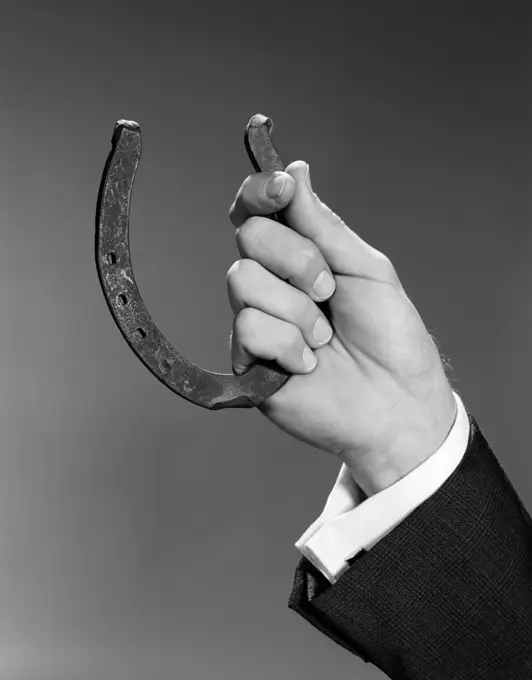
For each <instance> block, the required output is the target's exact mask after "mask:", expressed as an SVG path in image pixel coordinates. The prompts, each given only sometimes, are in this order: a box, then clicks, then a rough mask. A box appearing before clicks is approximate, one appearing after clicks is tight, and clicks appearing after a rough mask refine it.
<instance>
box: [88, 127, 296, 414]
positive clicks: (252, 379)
mask: <svg viewBox="0 0 532 680" xmlns="http://www.w3.org/2000/svg"><path fill="white" fill-rule="evenodd" d="M272 128H273V122H272V120H271V119H270V118H266V117H265V116H263V115H262V114H257V115H255V116H253V117H252V118H251V119H250V121H249V123H248V124H247V126H246V131H245V135H244V142H245V146H246V150H247V152H248V156H249V159H250V160H251V163H252V164H253V167H254V168H255V170H256V171H257V172H270V171H274V170H284V169H285V165H284V163H283V161H282V160H281V158H280V156H279V154H278V152H277V150H276V149H275V147H274V145H273V142H272V139H271V132H272ZM140 153H141V135H140V126H139V125H138V124H137V123H135V122H133V121H127V120H119V121H118V122H117V123H116V125H115V128H114V134H113V137H112V141H111V151H110V153H109V156H108V158H107V161H106V163H105V167H104V171H103V176H102V181H101V184H100V190H99V193H98V203H97V209H96V268H97V270H98V277H99V280H100V284H101V287H102V290H103V294H104V296H105V299H106V301H107V305H108V306H109V310H110V312H111V314H112V316H113V318H114V320H115V322H116V324H117V325H118V328H119V329H120V330H121V332H122V335H123V336H124V338H125V340H126V342H127V343H128V345H129V346H130V347H131V349H132V350H133V352H135V354H136V355H137V357H138V358H139V359H140V360H141V361H142V362H143V364H144V365H145V366H146V367H147V368H148V369H149V370H150V371H151V372H152V373H153V375H154V376H155V377H156V378H158V379H159V380H160V381H161V382H162V383H164V384H165V385H166V387H168V388H169V389H171V390H172V391H173V392H175V393H176V394H178V395H179V396H180V397H184V398H185V399H187V400H188V401H191V402H192V403H194V404H197V405H198V406H203V407H204V408H208V409H211V410H218V409H222V408H252V407H253V406H258V405H259V404H260V403H261V402H262V401H264V399H266V398H267V397H269V396H271V395H272V394H274V393H275V392H277V390H278V389H280V388H281V387H282V386H283V385H284V384H285V382H286V381H287V380H288V378H289V377H290V375H289V373H287V372H286V371H284V370H283V369H282V368H281V367H280V366H278V365H277V364H276V363H275V362H267V361H262V362H261V363H258V364H255V365H254V366H253V367H252V368H251V369H250V370H249V371H247V372H246V373H244V374H242V375H238V376H237V375H231V374H224V373H212V372H210V371H205V370H203V369H202V368H200V367H199V366H196V365H195V364H193V363H191V362H190V361H188V360H187V359H185V357H183V356H181V355H180V354H179V352H178V351H177V350H176V349H175V348H174V347H173V346H172V345H171V344H170V343H169V342H168V340H167V339H166V338H165V337H164V335H163V334H162V333H161V331H160V330H159V329H158V328H157V326H156V325H155V322H154V321H153V319H152V317H151V316H150V313H149V312H148V310H147V309H146V305H145V304H144V302H143V300H142V298H141V296H140V293H139V289H138V288H137V284H136V283H135V276H134V275H133V268H132V266H131V253H130V251H129V205H130V201H131V192H132V189H133V181H134V179H135V173H136V171H137V167H138V164H139V161H140ZM271 217H272V218H273V219H276V220H278V221H280V217H279V215H278V214H274V215H272V216H271Z"/></svg>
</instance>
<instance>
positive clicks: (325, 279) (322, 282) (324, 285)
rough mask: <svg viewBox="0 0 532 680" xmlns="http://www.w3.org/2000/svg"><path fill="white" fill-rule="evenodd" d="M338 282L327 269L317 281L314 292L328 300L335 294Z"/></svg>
mask: <svg viewBox="0 0 532 680" xmlns="http://www.w3.org/2000/svg"><path fill="white" fill-rule="evenodd" d="M335 288H336V282H335V280H334V278H333V277H332V276H331V275H330V274H329V272H328V271H326V270H325V269H324V270H323V271H322V273H321V274H320V275H319V276H318V278H317V279H316V282H315V284H314V292H315V293H316V295H318V297H320V298H328V297H331V295H332V294H333V293H334V289H335Z"/></svg>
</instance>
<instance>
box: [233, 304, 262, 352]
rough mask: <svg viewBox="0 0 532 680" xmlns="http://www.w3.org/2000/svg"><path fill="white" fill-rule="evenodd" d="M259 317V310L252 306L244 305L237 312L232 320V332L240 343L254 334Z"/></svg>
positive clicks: (246, 340) (248, 339)
mask: <svg viewBox="0 0 532 680" xmlns="http://www.w3.org/2000/svg"><path fill="white" fill-rule="evenodd" d="M259 319H260V312H259V310H258V309H254V308H253V307H245V308H244V309H242V310H241V311H240V312H239V313H238V314H237V316H236V317H235V321H234V334H235V335H236V336H237V337H238V339H239V341H240V342H241V343H242V344H245V343H246V342H249V341H250V340H251V339H252V338H253V337H254V336H255V335H256V332H257V326H258V323H259Z"/></svg>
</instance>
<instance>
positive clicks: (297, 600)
mask: <svg viewBox="0 0 532 680" xmlns="http://www.w3.org/2000/svg"><path fill="white" fill-rule="evenodd" d="M468 418H469V422H470V433H469V441H468V446H467V450H466V453H465V454H464V457H463V459H462V460H461V462H460V464H459V466H458V467H457V468H456V470H455V471H454V472H453V473H452V475H451V476H450V477H449V478H448V479H447V480H446V481H445V483H444V484H443V485H442V486H441V487H440V488H439V489H438V490H437V491H436V492H435V493H434V494H433V495H432V496H431V497H430V498H428V499H427V500H426V501H425V502H423V503H422V504H421V505H420V506H419V507H417V508H416V509H415V510H414V511H413V512H412V513H411V514H410V515H409V516H408V517H406V518H405V519H404V520H403V522H401V523H400V524H399V525H398V526H397V527H395V528H394V529H393V530H392V531H391V532H390V533H389V534H388V535H386V536H385V537H384V538H382V539H381V540H380V541H379V542H378V543H377V544H376V545H375V546H374V547H373V548H371V550H369V551H367V552H366V551H362V552H361V553H359V554H358V555H357V556H356V557H355V558H353V560H351V562H350V567H349V569H348V570H347V571H346V572H345V573H344V574H343V575H342V576H341V577H340V579H339V580H338V581H337V582H336V584H334V585H331V584H330V583H329V581H327V579H326V578H325V577H324V576H323V575H322V574H321V573H320V572H319V571H318V570H317V569H316V568H315V567H314V566H313V565H312V564H311V563H310V562H309V561H308V560H307V559H306V558H302V559H301V561H300V563H299V566H298V567H297V570H296V574H295V579H294V585H293V589H292V593H291V596H290V600H289V603H288V606H289V607H290V609H293V610H294V611H296V612H297V613H298V614H300V615H301V616H302V617H303V618H305V619H306V620H307V621H309V623H311V624H312V625H313V626H315V627H316V628H317V629H318V630H320V631H321V632H322V633H324V634H325V635H327V636H328V637H330V638H331V639H332V640H334V641H335V642H337V643H338V644H340V645H342V647H345V648H346V649H347V650H349V651H350V652H352V653H353V654H356V655H357V656H359V657H361V658H362V659H364V661H366V662H368V663H372V664H374V665H375V666H377V667H378V668H380V669H381V670H382V671H384V673H385V674H386V675H388V676H389V677H390V678H392V679H393V680H525V679H526V680H531V679H532V521H531V519H530V516H529V515H528V513H527V511H526V509H525V508H524V506H523V504H522V503H521V501H520V499H519V497H518V496H517V493H516V491H515V489H514V488H513V486H512V484H511V483H510V480H509V479H508V477H507V476H506V474H505V472H504V470H503V468H502V466H501V464H500V463H499V462H498V460H497V458H496V457H495V454H494V453H493V451H492V450H491V448H490V447H489V445H488V443H487V441H486V440H485V438H484V436H483V435H482V432H481V431H480V429H479V427H478V425H477V422H476V421H475V419H474V418H473V416H471V415H470V414H468Z"/></svg>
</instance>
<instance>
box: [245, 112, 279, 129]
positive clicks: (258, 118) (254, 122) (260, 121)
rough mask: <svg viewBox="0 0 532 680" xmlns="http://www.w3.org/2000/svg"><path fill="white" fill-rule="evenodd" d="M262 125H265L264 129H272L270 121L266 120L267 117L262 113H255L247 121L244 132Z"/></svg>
mask: <svg viewBox="0 0 532 680" xmlns="http://www.w3.org/2000/svg"><path fill="white" fill-rule="evenodd" d="M264 125H266V127H269V128H272V127H273V121H272V119H271V118H268V117H267V116H264V115H263V114H262V113H256V114H255V115H254V116H251V118H250V119H249V123H248V124H247V127H246V130H249V129H250V128H260V127H263V126H264Z"/></svg>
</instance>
